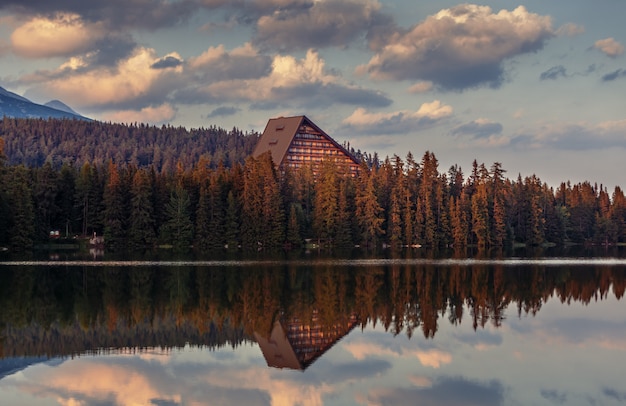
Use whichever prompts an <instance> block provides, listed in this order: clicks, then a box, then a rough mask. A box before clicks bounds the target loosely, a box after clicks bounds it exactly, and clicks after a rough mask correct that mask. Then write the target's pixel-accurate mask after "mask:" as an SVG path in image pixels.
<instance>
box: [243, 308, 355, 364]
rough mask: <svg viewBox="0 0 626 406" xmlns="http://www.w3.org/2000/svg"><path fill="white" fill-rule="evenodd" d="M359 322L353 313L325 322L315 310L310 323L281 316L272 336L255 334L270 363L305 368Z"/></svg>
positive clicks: (275, 324)
mask: <svg viewBox="0 0 626 406" xmlns="http://www.w3.org/2000/svg"><path fill="white" fill-rule="evenodd" d="M356 325H357V318H356V316H354V315H353V316H351V317H349V318H347V319H346V320H344V321H335V322H333V324H331V325H322V323H321V322H320V320H319V317H318V314H317V312H315V313H314V314H313V317H312V319H311V322H310V323H304V322H302V321H300V320H299V319H297V318H295V317H294V318H282V319H279V320H276V321H275V322H274V326H273V327H272V331H271V333H270V336H269V337H264V336H262V335H261V334H259V333H257V332H255V333H254V337H255V338H256V341H257V343H259V347H261V351H262V352H263V356H264V357H265V360H266V361H267V365H268V366H270V367H274V368H290V369H299V370H305V369H306V368H308V367H309V365H311V364H312V363H313V362H314V361H315V360H316V359H317V358H319V357H320V356H322V354H324V353H325V352H326V351H328V349H330V347H332V346H333V345H335V343H336V342H337V341H339V340H340V339H341V338H343V337H344V336H345V335H347V334H348V333H349V332H350V331H352V329H353V328H354V327H356Z"/></svg>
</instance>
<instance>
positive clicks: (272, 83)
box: [175, 50, 391, 108]
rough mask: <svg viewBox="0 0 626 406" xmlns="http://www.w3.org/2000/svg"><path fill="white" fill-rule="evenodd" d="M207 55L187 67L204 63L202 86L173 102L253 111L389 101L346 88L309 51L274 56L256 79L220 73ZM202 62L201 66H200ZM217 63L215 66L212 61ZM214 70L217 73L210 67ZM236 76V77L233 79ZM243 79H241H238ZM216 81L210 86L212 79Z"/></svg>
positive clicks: (375, 93) (374, 93) (229, 71)
mask: <svg viewBox="0 0 626 406" xmlns="http://www.w3.org/2000/svg"><path fill="white" fill-rule="evenodd" d="M214 53H216V52H210V53H209V54H207V55H203V56H201V57H199V58H198V59H197V60H193V59H191V60H190V65H191V67H192V68H193V69H194V70H195V71H198V65H200V64H204V63H207V64H208V67H207V69H206V75H207V76H206V77H205V78H203V79H205V84H203V85H200V86H198V85H194V86H193V87H191V88H185V89H181V90H180V91H177V92H176V95H175V98H176V100H179V101H181V102H185V103H199V102H207V101H210V102H215V103H217V102H220V103H222V102H224V101H231V102H232V101H237V102H251V103H253V105H254V106H255V107H256V108H263V107H265V108H277V107H278V106H290V107H303V106H313V105H315V106H318V107H319V106H328V105H330V104H332V103H340V104H353V105H354V104H358V105H368V106H387V105H389V104H391V100H390V99H389V98H387V97H386V96H385V95H384V94H382V93H381V92H378V91H373V90H368V89H364V88H361V87H358V86H354V85H351V84H346V83H344V82H343V81H342V80H341V77H340V76H338V75H336V74H334V73H332V72H328V71H327V69H326V68H325V61H324V60H323V59H322V58H320V56H319V54H318V53H317V52H315V51H313V50H309V51H307V53H306V56H305V57H304V58H302V59H296V58H295V57H293V56H290V55H276V56H274V58H273V60H272V62H271V68H270V70H269V72H267V73H266V74H265V75H263V76H260V77H250V78H246V77H235V78H233V79H230V78H228V77H226V75H227V74H230V75H233V70H234V71H235V73H236V72H237V70H236V68H234V69H224V70H220V66H221V65H220V64H221V62H219V61H220V58H214V56H213V54H214ZM201 60H202V63H201V62H200V61H201ZM216 60H217V61H218V62H215V61H216ZM215 66H217V69H214V67H215ZM235 76H237V75H235ZM240 76H244V75H240ZM216 78H217V79H219V80H217V81H215V82H213V79H216Z"/></svg>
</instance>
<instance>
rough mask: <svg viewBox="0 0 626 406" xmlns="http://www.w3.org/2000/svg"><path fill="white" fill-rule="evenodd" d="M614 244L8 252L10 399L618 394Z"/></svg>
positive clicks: (5, 340) (624, 320)
mask: <svg viewBox="0 0 626 406" xmlns="http://www.w3.org/2000/svg"><path fill="white" fill-rule="evenodd" d="M622 254H623V253H621V252H619V251H616V252H613V253H611V255H609V256H598V255H595V254H594V255H588V256H585V255H583V256H580V255H577V256H567V255H566V256H559V257H532V258H529V257H523V256H519V257H513V258H500V259H492V258H483V257H472V258H457V259H452V258H450V257H446V258H440V259H437V258H435V259H433V258H427V256H426V257H418V258H406V257H403V258H396V259H380V258H351V259H331V258H318V257H312V256H308V257H303V258H297V259H284V258H280V259H276V258H270V259H268V258H263V259H250V260H233V259H230V260H219V261H216V260H206V259H203V260H196V259H193V260H176V259H168V260H158V261H153V260H139V261H125V260H106V259H104V258H99V259H96V260H94V259H82V260H80V259H76V258H63V257H59V258H57V257H55V258H54V259H53V260H49V259H45V260H32V259H28V260H14V259H8V258H0V404H2V405H158V406H170V405H215V404H217V405H234V404H240V405H244V404H245V405H414V404H419V405H561V404H565V405H622V404H625V403H626V385H625V381H624V376H625V373H626V304H625V302H624V299H623V296H624V292H625V290H626V255H622Z"/></svg>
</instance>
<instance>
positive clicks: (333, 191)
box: [313, 159, 339, 246]
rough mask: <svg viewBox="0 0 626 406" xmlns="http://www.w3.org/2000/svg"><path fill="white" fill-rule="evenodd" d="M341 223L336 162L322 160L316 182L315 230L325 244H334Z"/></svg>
mask: <svg viewBox="0 0 626 406" xmlns="http://www.w3.org/2000/svg"><path fill="white" fill-rule="evenodd" d="M338 223H339V180H338V175H337V167H336V165H335V162H334V161H332V160H330V159H325V160H324V161H322V164H321V167H320V173H319V175H318V178H317V183H316V184H315V204H314V211H313V231H314V232H315V234H316V235H317V237H318V238H319V239H321V240H322V241H323V242H324V243H325V244H328V245H330V246H332V245H333V244H334V240H335V237H336V235H337V231H338V225H339V224H338Z"/></svg>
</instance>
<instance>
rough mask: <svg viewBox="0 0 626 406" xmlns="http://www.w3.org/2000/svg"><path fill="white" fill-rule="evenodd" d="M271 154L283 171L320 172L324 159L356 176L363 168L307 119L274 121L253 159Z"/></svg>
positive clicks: (292, 118)
mask: <svg viewBox="0 0 626 406" xmlns="http://www.w3.org/2000/svg"><path fill="white" fill-rule="evenodd" d="M267 151H270V153H271V154H272V160H273V161H274V163H275V164H276V165H278V167H279V168H284V167H286V166H288V167H290V168H294V169H297V168H301V167H303V166H307V165H311V166H312V167H313V170H314V172H317V169H318V167H319V165H320V164H321V162H322V161H323V160H324V159H333V160H334V161H336V162H338V163H344V164H345V165H347V166H348V167H349V168H350V172H351V173H352V174H356V173H357V171H358V168H359V162H358V161H357V159H356V158H355V157H354V156H353V155H352V154H350V152H348V151H347V150H346V149H345V148H344V147H342V146H341V145H339V144H338V143H337V142H336V141H335V140H333V139H332V138H331V137H330V136H329V135H328V134H326V133H325V132H324V131H322V130H321V129H320V128H319V127H318V126H316V125H315V124H314V123H313V122H312V121H311V120H309V119H308V118H307V117H306V116H295V117H279V118H272V119H270V120H269V121H268V123H267V126H266V127H265V130H264V131H263V134H262V135H261V137H260V138H259V141H258V142H257V145H256V147H255V149H254V152H253V153H252V155H253V156H255V157H257V156H259V155H261V154H263V153H265V152H267Z"/></svg>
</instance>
